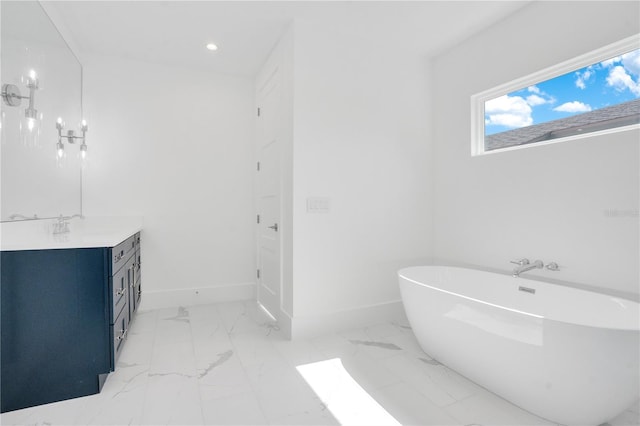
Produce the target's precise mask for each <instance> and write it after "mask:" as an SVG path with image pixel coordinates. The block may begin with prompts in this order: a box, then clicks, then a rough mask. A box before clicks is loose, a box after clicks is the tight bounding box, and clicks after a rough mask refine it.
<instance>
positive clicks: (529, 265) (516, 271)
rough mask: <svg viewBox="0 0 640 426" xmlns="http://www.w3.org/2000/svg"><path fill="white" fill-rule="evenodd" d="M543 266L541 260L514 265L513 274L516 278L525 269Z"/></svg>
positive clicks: (525, 270)
mask: <svg viewBox="0 0 640 426" xmlns="http://www.w3.org/2000/svg"><path fill="white" fill-rule="evenodd" d="M543 266H544V264H543V263H542V260H536V261H535V262H533V263H524V264H522V265H518V266H516V267H515V268H514V269H513V276H514V277H516V278H517V277H519V276H520V274H521V273H523V272H527V271H530V270H532V269H542V267H543Z"/></svg>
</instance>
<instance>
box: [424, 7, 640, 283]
mask: <svg viewBox="0 0 640 426" xmlns="http://www.w3.org/2000/svg"><path fill="white" fill-rule="evenodd" d="M639 15H640V10H639V4H638V3H637V2H620V3H616V2H579V3H576V2H535V3H532V4H530V5H529V6H527V7H525V8H524V9H522V10H520V11H518V12H516V13H515V14H514V15H512V16H511V17H509V18H508V19H506V20H504V21H502V22H501V23H498V24H497V25H495V26H493V27H491V28H490V29H489V30H487V31H485V32H483V33H480V34H478V35H477V36H474V37H473V38H472V39H470V40H468V41H466V42H465V43H463V44H461V45H459V46H458V47H456V48H455V49H452V50H450V51H449V52H447V53H445V54H443V55H441V56H440V57H438V58H436V59H435V60H434V74H433V85H434V88H435V91H434V93H435V97H434V100H433V105H435V106H436V107H435V108H434V115H433V117H434V119H433V123H434V132H435V153H434V155H435V160H436V161H435V163H434V166H435V188H436V190H435V217H434V236H435V248H434V249H435V256H436V257H437V258H438V259H440V260H441V261H449V262H453V263H460V264H472V265H478V266H480V267H483V268H488V269H497V270H503V271H509V270H511V268H512V266H513V265H510V264H509V263H508V262H509V261H510V260H513V259H516V258H520V257H528V258H530V259H531V260H533V259H538V258H540V259H542V260H543V261H546V262H550V261H556V262H557V263H558V264H559V265H560V267H561V271H560V272H555V273H553V272H548V271H536V272H535V273H534V272H530V273H529V275H531V276H534V275H539V276H541V277H544V278H549V279H558V280H562V281H568V282H572V283H576V284H579V285H582V286H589V287H599V288H604V289H607V290H610V291H612V292H625V293H632V294H635V295H637V294H638V293H639V281H638V279H639V271H640V269H639V262H640V252H639V248H638V235H639V234H638V232H639V226H638V222H639V218H638V216H637V214H635V215H634V214H627V215H626V216H618V217H611V216H610V215H608V214H607V212H608V211H609V210H620V211H628V212H634V211H635V212H637V211H638V206H639V192H640V187H639V170H640V167H639V166H640V164H639V154H640V152H639V144H638V140H640V135H639V132H638V131H637V130H634V131H630V132H625V133H618V134H616V135H613V136H602V137H592V138H588V139H582V140H576V141H571V142H565V143H558V144H553V145H547V146H540V147H529V148H526V149H522V150H517V151H511V152H504V153H497V154H493V155H487V156H482V157H474V158H472V157H471V156H470V139H469V138H470V125H469V121H470V100H469V98H470V96H471V95H473V94H475V93H478V92H481V91H483V90H486V89H490V88H491V87H494V86H497V85H499V84H502V83H505V82H508V81H510V80H513V79H515V78H518V77H522V76H525V75H528V74H530V73H533V72H535V71H538V70H540V69H544V68H546V67H548V66H551V65H554V64H556V63H559V62H563V61H565V60H567V59H571V58H573V57H575V56H578V55H580V54H583V53H586V52H588V51H590V50H593V49H595V48H599V47H602V46H604V45H607V44H609V43H612V42H615V41H617V40H620V39H622V38H625V37H629V36H631V35H633V34H637V33H638V32H639V31H640V28H639V27H638V16H639ZM426 235H427V238H428V235H429V234H426Z"/></svg>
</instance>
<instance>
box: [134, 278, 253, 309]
mask: <svg viewBox="0 0 640 426" xmlns="http://www.w3.org/2000/svg"><path fill="white" fill-rule="evenodd" d="M255 298H256V284H255V283H242V284H226V285H220V286H211V287H194V288H181V289H175V290H157V291H145V290H144V289H143V290H142V301H141V304H140V308H139V309H140V310H141V311H149V310H153V309H162V308H173V307H178V306H194V305H205V304H209V303H221V302H233V301H236V300H250V299H255Z"/></svg>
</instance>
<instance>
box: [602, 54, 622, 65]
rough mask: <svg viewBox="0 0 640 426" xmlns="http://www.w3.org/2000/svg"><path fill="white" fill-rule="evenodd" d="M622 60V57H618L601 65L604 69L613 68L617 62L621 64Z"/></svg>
mask: <svg viewBox="0 0 640 426" xmlns="http://www.w3.org/2000/svg"><path fill="white" fill-rule="evenodd" d="M621 59H622V56H616V57H615V58H611V59H607V60H606V61H602V62H600V65H602V66H603V67H611V66H613V64H615V63H616V62H620V60H621Z"/></svg>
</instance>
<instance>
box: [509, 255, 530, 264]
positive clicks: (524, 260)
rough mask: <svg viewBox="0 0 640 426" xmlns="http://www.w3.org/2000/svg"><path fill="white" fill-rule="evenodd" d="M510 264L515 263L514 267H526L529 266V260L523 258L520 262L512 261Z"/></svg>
mask: <svg viewBox="0 0 640 426" xmlns="http://www.w3.org/2000/svg"><path fill="white" fill-rule="evenodd" d="M509 263H513V264H514V265H520V266H524V265H528V264H529V259H527V258H526V257H525V258H522V259H520V260H512V261H510V262H509Z"/></svg>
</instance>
